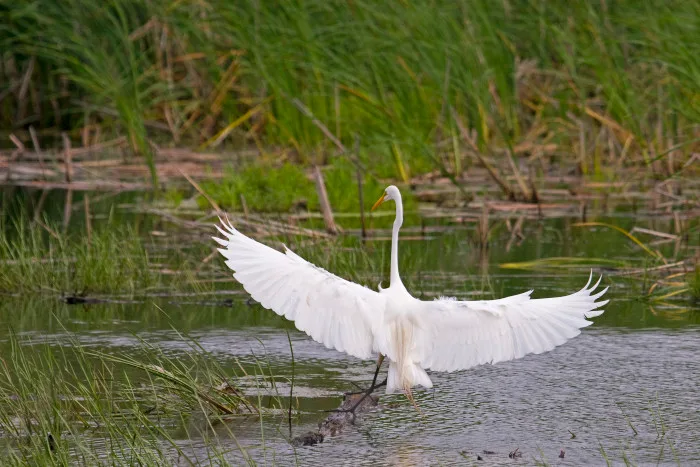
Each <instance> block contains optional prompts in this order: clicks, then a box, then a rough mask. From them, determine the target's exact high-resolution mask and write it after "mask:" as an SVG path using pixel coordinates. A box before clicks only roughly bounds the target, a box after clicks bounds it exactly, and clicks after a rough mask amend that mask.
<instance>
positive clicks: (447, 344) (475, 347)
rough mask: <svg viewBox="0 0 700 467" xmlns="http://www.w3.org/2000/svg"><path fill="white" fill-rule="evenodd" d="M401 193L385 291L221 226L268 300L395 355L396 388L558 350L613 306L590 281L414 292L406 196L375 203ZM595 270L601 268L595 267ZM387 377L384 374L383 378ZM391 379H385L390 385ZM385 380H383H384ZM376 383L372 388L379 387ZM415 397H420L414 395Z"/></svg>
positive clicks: (369, 349)
mask: <svg viewBox="0 0 700 467" xmlns="http://www.w3.org/2000/svg"><path fill="white" fill-rule="evenodd" d="M389 200H393V201H394V202H395V203H396V220H395V221H394V227H393V230H392V236H391V282H390V285H389V287H388V288H386V289H382V288H381V286H380V287H379V291H378V292H375V291H373V290H371V289H369V288H367V287H364V286H361V285H359V284H355V283H353V282H350V281H347V280H345V279H342V278H340V277H338V276H335V275H333V274H331V273H330V272H328V271H326V270H324V269H321V268H320V267H318V266H315V265H313V264H311V263H309V262H307V261H306V260H304V259H303V258H301V257H300V256H298V255H296V254H295V253H294V252H292V251H291V250H289V249H288V248H287V247H285V248H284V253H282V252H279V251H277V250H275V249H272V248H270V247H268V246H266V245H263V244H262V243H259V242H257V241H255V240H253V239H251V238H248V237H246V236H245V235H243V234H242V233H240V232H239V231H237V230H236V229H235V228H234V227H233V226H232V225H230V223H228V222H224V221H221V222H222V226H223V229H222V228H221V227H219V226H218V225H217V226H216V227H217V229H218V230H219V232H221V234H222V235H223V236H224V237H225V238H223V239H221V238H216V237H214V240H216V241H217V242H218V243H219V244H220V245H221V246H222V247H223V248H220V249H219V251H220V252H221V253H222V254H223V255H224V257H225V258H226V265H227V266H228V267H229V268H231V269H232V270H233V271H234V274H233V277H235V278H236V280H238V281H239V282H240V283H241V284H242V285H243V287H244V288H245V290H246V291H247V292H248V293H249V294H250V295H251V296H252V297H253V298H254V299H255V300H257V301H258V302H260V304H261V305H262V306H263V307H265V308H267V309H270V310H273V311H274V312H275V313H277V314H278V315H281V316H284V317H285V318H287V319H289V320H292V321H294V323H295V325H296V327H297V328H298V329H299V330H301V331H304V332H305V333H307V334H308V335H309V336H311V337H312V338H313V339H314V340H316V341H317V342H320V343H322V344H323V345H325V346H326V347H328V348H332V349H336V350H338V351H340V352H346V353H348V354H350V355H352V356H355V357H357V358H360V359H369V358H370V357H371V356H372V355H373V353H379V362H378V368H377V372H378V371H379V366H380V365H381V363H382V361H383V359H384V356H386V357H388V359H389V361H390V364H389V374H388V377H387V381H386V382H385V383H386V392H387V393H393V392H400V391H405V392H406V394H407V396H408V397H409V398H411V388H412V387H414V386H417V385H420V386H423V387H424V388H430V387H432V386H433V383H432V381H431V380H430V377H429V376H428V374H427V373H426V371H425V370H433V371H447V372H452V371H457V370H465V369H467V368H471V367H473V366H476V365H481V364H484V363H492V364H493V363H498V362H503V361H507V360H513V359H516V358H521V357H523V356H525V355H528V354H539V353H542V352H547V351H549V350H552V349H553V348H554V347H556V346H558V345H561V344H563V343H565V342H566V341H568V340H569V339H571V338H573V337H575V336H577V335H578V334H579V333H580V332H581V331H580V328H583V327H586V326H588V325H590V324H592V323H591V321H588V320H587V319H586V318H591V317H595V316H598V315H600V314H602V313H603V310H600V309H599V308H600V307H601V306H603V305H605V304H606V303H608V301H607V300H605V301H600V302H596V300H597V299H598V298H600V297H601V296H602V295H603V294H604V293H605V292H606V291H607V288H605V289H604V290H602V291H600V292H598V293H595V294H594V293H593V292H594V291H595V289H596V288H597V287H598V285H599V284H600V279H599V280H598V282H597V283H596V284H595V285H593V286H592V287H589V286H590V284H591V279H590V278H589V280H588V284H586V286H585V287H584V288H583V289H581V290H579V291H578V292H576V293H573V294H571V295H566V296H563V297H553V298H540V299H531V298H530V294H531V293H532V291H529V292H525V293H522V294H519V295H513V296H511V297H507V298H502V299H499V300H475V301H461V300H457V299H455V298H445V297H442V298H439V299H437V300H433V301H422V300H418V299H416V298H414V297H413V296H412V295H411V294H410V293H409V292H408V291H407V290H406V287H404V285H403V283H402V282H401V278H400V277H399V258H398V242H399V229H400V228H401V224H402V223H403V205H402V203H401V193H400V192H399V190H398V188H396V187H395V186H393V185H392V186H389V187H388V188H386V190H385V191H384V194H383V195H382V197H381V198H379V200H378V201H377V202H376V203H375V204H374V206H373V207H372V210H374V209H375V208H376V207H377V206H379V205H380V204H382V203H384V202H386V201H389ZM591 277H592V274H591ZM376 377H377V374H376V373H375V382H376ZM383 384H384V383H383ZM378 386H379V385H378ZM378 386H375V384H374V382H373V383H372V388H371V389H374V388H376V387H378ZM411 399H412V398H411Z"/></svg>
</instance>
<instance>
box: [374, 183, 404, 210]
mask: <svg viewBox="0 0 700 467" xmlns="http://www.w3.org/2000/svg"><path fill="white" fill-rule="evenodd" d="M390 199H393V200H394V201H396V200H399V199H401V193H400V192H399V189H398V188H396V187H395V186H394V185H389V186H388V187H386V189H385V190H384V193H383V194H382V196H381V197H380V198H379V199H378V200H377V202H376V203H374V206H372V211H374V210H375V209H377V208H378V207H379V206H380V205H382V204H384V203H386V202H387V201H389V200H390Z"/></svg>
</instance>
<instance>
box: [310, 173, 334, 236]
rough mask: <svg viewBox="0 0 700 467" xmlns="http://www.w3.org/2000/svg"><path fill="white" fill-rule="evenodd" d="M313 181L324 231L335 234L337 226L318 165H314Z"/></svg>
mask: <svg viewBox="0 0 700 467" xmlns="http://www.w3.org/2000/svg"><path fill="white" fill-rule="evenodd" d="M314 182H315V183H316V193H317V194H318V202H319V206H320V208H321V213H322V214H323V222H324V224H325V225H326V231H327V232H328V233H330V234H334V235H335V234H337V233H338V226H337V225H336V224H335V220H334V219H333V209H332V208H331V202H330V200H329V199H328V193H327V192H326V184H325V182H324V181H323V174H322V173H321V169H319V168H318V166H315V167H314Z"/></svg>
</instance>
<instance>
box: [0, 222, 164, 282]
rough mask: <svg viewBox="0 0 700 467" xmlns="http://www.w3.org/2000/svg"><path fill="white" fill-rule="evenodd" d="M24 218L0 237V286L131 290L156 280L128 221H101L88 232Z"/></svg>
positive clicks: (140, 239)
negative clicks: (70, 231)
mask: <svg viewBox="0 0 700 467" xmlns="http://www.w3.org/2000/svg"><path fill="white" fill-rule="evenodd" d="M44 226H45V227H44V228H42V227H39V225H37V224H35V223H29V222H27V221H25V220H24V219H18V220H16V221H15V222H13V223H12V224H11V225H10V226H4V235H2V236H1V237H0V262H1V263H2V269H3V274H0V290H2V291H4V292H12V293H17V292H30V291H45V292H53V293H65V294H77V295H82V294H86V293H119V292H122V293H133V292H135V291H137V290H143V289H145V288H147V287H151V286H154V285H156V284H158V283H159V281H160V276H159V275H158V274H157V273H155V272H154V271H153V270H152V268H151V266H150V264H149V258H148V252H147V250H146V248H145V247H144V241H143V239H142V238H140V237H139V235H138V234H137V233H136V232H135V231H134V230H133V229H132V228H130V227H129V226H117V225H104V226H101V227H98V228H96V229H95V230H94V231H93V232H91V233H90V235H89V236H88V235H83V234H80V235H75V236H73V235H63V234H58V233H57V232H60V228H57V227H55V226H54V227H51V226H48V225H46V224H44Z"/></svg>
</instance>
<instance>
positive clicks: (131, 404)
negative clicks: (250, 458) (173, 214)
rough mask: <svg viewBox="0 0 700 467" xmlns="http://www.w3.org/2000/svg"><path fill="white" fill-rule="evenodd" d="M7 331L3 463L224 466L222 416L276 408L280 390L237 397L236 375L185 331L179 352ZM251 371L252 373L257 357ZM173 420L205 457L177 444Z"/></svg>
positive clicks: (2, 366) (0, 434)
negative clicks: (104, 346) (51, 340)
mask: <svg viewBox="0 0 700 467" xmlns="http://www.w3.org/2000/svg"><path fill="white" fill-rule="evenodd" d="M10 339H11V347H12V352H11V353H10V354H8V355H4V356H3V357H2V358H0V409H1V410H0V446H2V449H0V462H1V463H2V464H3V465H28V464H30V465H135V464H138V465H170V463H171V462H175V461H176V460H177V459H180V460H185V461H188V463H190V464H191V465H194V464H195V463H204V462H207V463H210V462H215V463H217V464H219V465H222V464H224V465H227V462H226V461H225V460H224V452H225V451H227V450H230V449H231V447H230V446H229V447H226V446H225V445H224V444H233V445H234V449H236V448H235V445H236V444H235V443H236V441H235V439H236V438H235V435H234V434H233V433H232V431H231V428H230V423H231V420H232V419H235V417H241V416H247V417H254V418H260V417H262V416H263V412H265V413H272V412H273V411H274V410H275V408H277V409H280V408H282V407H283V406H282V402H281V399H279V398H273V399H272V400H271V401H270V402H269V404H268V405H267V406H266V408H265V409H261V408H259V407H258V405H257V404H258V402H257V401H254V400H249V399H248V398H246V397H243V395H242V393H241V391H240V389H239V388H238V387H237V385H238V378H239V377H240V376H245V374H236V373H235V372H232V371H231V370H224V369H223V368H221V367H220V366H219V365H218V364H217V363H216V362H215V360H214V359H213V358H211V356H209V355H208V354H207V353H206V352H205V351H204V350H203V349H201V347H199V346H198V345H197V343H196V342H194V341H192V340H191V339H188V338H185V337H183V338H182V339H183V342H184V343H186V344H187V345H189V346H190V352H188V353H187V357H185V358H184V359H182V358H181V359H173V358H170V357H168V356H166V355H165V354H163V352H162V351H160V350H159V349H158V348H157V347H153V346H149V345H148V344H146V343H142V344H141V345H140V346H138V348H135V349H132V350H130V351H129V353H123V354H120V353H109V354H104V353H100V352H94V351H90V350H86V349H85V348H83V347H81V346H80V344H79V343H77V342H70V343H71V346H70V347H63V346H47V345H39V344H41V343H38V342H31V341H27V340H26V339H20V338H18V337H16V336H14V335H12V336H11V337H10ZM134 355H139V358H138V359H137V358H136V357H134ZM259 370H260V372H259V374H258V370H255V375H256V380H258V377H259V376H263V374H264V370H263V364H260V365H259ZM241 371H243V370H241ZM250 376H253V375H250ZM193 420H198V421H199V422H201V423H199V425H198V424H197V423H191V422H192V421H193ZM177 426H183V427H185V430H186V436H187V437H188V438H193V439H197V438H204V437H206V438H207V448H206V450H205V452H206V454H205V457H206V459H201V458H199V456H201V454H202V453H201V452H200V453H199V456H198V457H194V458H193V457H192V455H193V454H192V452H185V451H184V450H183V448H181V446H180V445H179V444H178V443H177V442H176V440H175V439H174V438H173V435H172V433H173V428H174V427H177ZM197 426H200V428H197ZM214 426H217V430H214V429H213V427H214ZM200 430H201V432H200ZM207 432H208V434H207ZM216 433H219V434H220V435H223V436H224V437H225V438H226V441H225V443H221V442H220V440H219V439H218V436H220V435H216ZM177 436H178V438H177V439H181V438H179V437H181V436H182V434H179V435H177ZM238 449H240V451H241V453H240V454H241V455H242V457H243V458H244V459H246V458H247V454H246V452H245V449H244V448H243V447H241V446H238Z"/></svg>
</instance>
